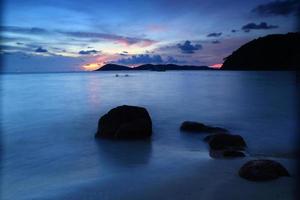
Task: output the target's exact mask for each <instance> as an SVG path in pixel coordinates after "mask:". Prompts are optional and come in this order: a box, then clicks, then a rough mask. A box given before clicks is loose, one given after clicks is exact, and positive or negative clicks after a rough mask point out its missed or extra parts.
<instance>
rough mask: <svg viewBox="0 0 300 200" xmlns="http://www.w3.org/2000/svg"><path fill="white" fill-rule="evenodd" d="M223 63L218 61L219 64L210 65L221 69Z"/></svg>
mask: <svg viewBox="0 0 300 200" xmlns="http://www.w3.org/2000/svg"><path fill="white" fill-rule="evenodd" d="M222 65H223V64H221V63H218V64H214V65H212V66H210V67H212V68H215V69H220V68H221V67H222Z"/></svg>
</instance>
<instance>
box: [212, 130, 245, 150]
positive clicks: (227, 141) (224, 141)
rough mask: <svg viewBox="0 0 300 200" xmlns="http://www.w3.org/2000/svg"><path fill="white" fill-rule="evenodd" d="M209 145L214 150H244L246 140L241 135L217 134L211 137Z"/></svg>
mask: <svg viewBox="0 0 300 200" xmlns="http://www.w3.org/2000/svg"><path fill="white" fill-rule="evenodd" d="M208 144H209V147H210V148H211V149H212V150H244V149H245V147H246V142H245V141H244V139H243V138H242V137H241V136H240V135H231V134H215V135H212V136H211V137H210V138H209V141H208Z"/></svg>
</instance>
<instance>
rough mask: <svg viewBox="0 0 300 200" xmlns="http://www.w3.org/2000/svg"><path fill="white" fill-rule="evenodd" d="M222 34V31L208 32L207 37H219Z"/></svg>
mask: <svg viewBox="0 0 300 200" xmlns="http://www.w3.org/2000/svg"><path fill="white" fill-rule="evenodd" d="M221 35H222V32H220V33H210V34H208V35H207V37H220V36H221Z"/></svg>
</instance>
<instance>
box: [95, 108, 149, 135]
mask: <svg viewBox="0 0 300 200" xmlns="http://www.w3.org/2000/svg"><path fill="white" fill-rule="evenodd" d="M151 134H152V121H151V118H150V115H149V113H148V111H147V110H146V109H145V108H143V107H137V106H128V105H123V106H119V107H116V108H113V109H112V110H110V111H109V112H108V113H107V114H105V115H103V116H102V117H101V118H100V119H99V122H98V131H97V133H96V137H100V138H109V139H145V138H149V137H150V136H151Z"/></svg>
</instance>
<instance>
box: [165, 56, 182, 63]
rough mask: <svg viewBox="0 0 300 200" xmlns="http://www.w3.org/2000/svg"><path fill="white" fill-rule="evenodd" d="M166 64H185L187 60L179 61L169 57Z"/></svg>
mask: <svg viewBox="0 0 300 200" xmlns="http://www.w3.org/2000/svg"><path fill="white" fill-rule="evenodd" d="M165 63H166V64H185V63H187V61H185V60H177V59H176V58H174V57H173V56H168V58H167V60H166V61H165Z"/></svg>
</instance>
